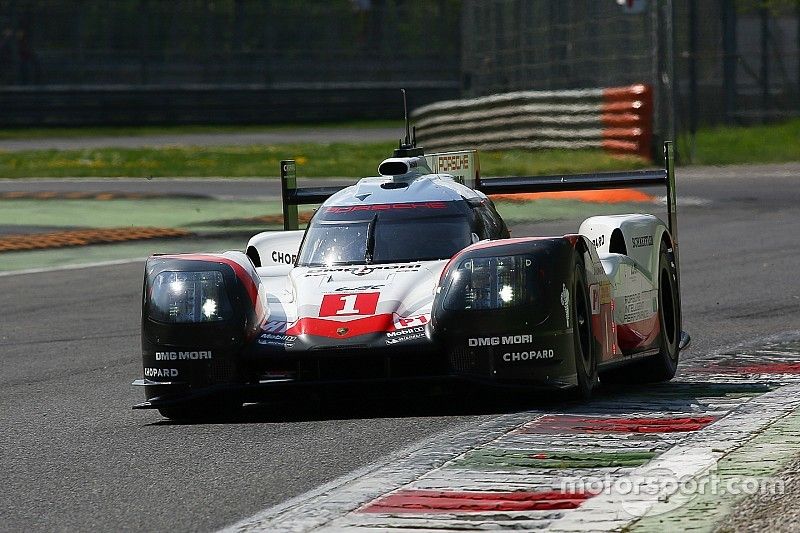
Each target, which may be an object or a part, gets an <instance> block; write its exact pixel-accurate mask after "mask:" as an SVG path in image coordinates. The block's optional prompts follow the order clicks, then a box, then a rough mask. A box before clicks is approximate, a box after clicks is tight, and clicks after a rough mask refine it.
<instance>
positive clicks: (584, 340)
mask: <svg viewBox="0 0 800 533" xmlns="http://www.w3.org/2000/svg"><path fill="white" fill-rule="evenodd" d="M573 280H574V281H573V284H572V297H573V300H574V303H573V306H572V307H573V308H572V318H573V324H572V335H573V339H574V350H573V351H574V353H575V372H576V374H577V378H578V391H577V392H578V396H579V397H580V398H581V399H582V400H588V399H589V398H591V396H592V392H593V391H594V388H595V387H596V386H597V358H596V357H595V350H594V341H593V340H592V315H591V310H590V308H589V293H588V290H587V288H586V276H585V275H584V272H583V264H582V263H581V262H580V261H577V262H576V264H575V272H574V276H573Z"/></svg>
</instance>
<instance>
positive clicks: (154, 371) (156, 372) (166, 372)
mask: <svg viewBox="0 0 800 533" xmlns="http://www.w3.org/2000/svg"><path fill="white" fill-rule="evenodd" d="M144 377H146V378H176V377H178V369H177V368H145V369H144Z"/></svg>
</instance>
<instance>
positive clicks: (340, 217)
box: [298, 200, 508, 267]
mask: <svg viewBox="0 0 800 533" xmlns="http://www.w3.org/2000/svg"><path fill="white" fill-rule="evenodd" d="M503 233H505V235H503ZM473 234H475V235H476V236H477V238H479V239H484V238H487V239H490V238H501V237H503V236H506V237H507V236H508V230H507V229H506V227H505V224H504V223H503V221H502V220H501V219H500V217H499V216H498V215H497V212H496V211H495V210H494V206H492V205H491V202H489V201H488V200H484V201H482V202H467V201H466V200H459V201H431V202H406V203H394V204H372V205H347V206H323V207H321V208H320V209H319V211H317V213H316V214H315V215H314V218H313V219H312V220H311V222H310V223H309V226H308V229H307V230H306V234H305V237H304V239H303V244H302V246H301V248H300V257H299V259H298V265H299V266H308V267H312V266H330V265H356V264H373V263H397V262H408V261H430V260H436V259H449V258H450V257H452V256H453V255H455V254H456V253H458V252H459V251H460V250H462V249H464V248H465V247H467V246H469V244H471V243H472V241H473V239H474V237H473Z"/></svg>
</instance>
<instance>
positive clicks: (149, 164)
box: [0, 142, 647, 178]
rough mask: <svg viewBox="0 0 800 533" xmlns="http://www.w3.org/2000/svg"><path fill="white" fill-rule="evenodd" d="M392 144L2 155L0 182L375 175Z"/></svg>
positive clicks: (609, 159)
mask: <svg viewBox="0 0 800 533" xmlns="http://www.w3.org/2000/svg"><path fill="white" fill-rule="evenodd" d="M394 146H395V145H394V143H391V142H381V143H371V144H345V143H332V144H282V145H259V146H227V147H213V148H202V147H191V146H188V147H167V148H157V149H156V148H139V149H121V148H101V149H85V150H63V151H61V150H27V151H19V152H5V153H0V177H1V178H20V177H30V176H35V177H90V176H112V177H163V176H198V177H203V176H226V177H248V176H250V177H253V176H276V175H277V174H278V169H279V164H280V161H281V160H282V159H294V160H296V161H297V166H298V169H297V173H298V176H301V177H339V176H345V177H361V176H370V175H375V172H376V168H377V165H378V163H379V162H380V161H381V160H383V159H385V158H386V157H388V156H389V155H391V153H392V149H393V148H394ZM646 164H647V162H646V161H645V160H643V159H640V158H638V157H633V156H624V157H622V156H614V155H609V154H607V153H604V152H603V151H601V150H580V151H560V150H546V151H536V152H529V151H523V150H511V151H504V152H486V153H482V154H481V173H482V175H484V176H503V175H526V174H527V175H531V174H551V173H560V172H589V171H597V170H619V169H631V168H640V167H643V166H646Z"/></svg>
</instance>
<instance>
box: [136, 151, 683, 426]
mask: <svg viewBox="0 0 800 533" xmlns="http://www.w3.org/2000/svg"><path fill="white" fill-rule="evenodd" d="M665 151H666V156H667V157H666V160H667V165H666V168H665V169H660V170H653V171H637V172H628V173H603V174H589V175H572V176H550V177H516V178H492V179H484V180H481V179H480V176H479V171H478V168H479V166H478V154H477V153H476V152H475V151H469V150H468V151H462V152H450V153H444V154H432V155H427V156H426V155H424V154H423V152H422V149H420V148H416V147H415V146H414V143H413V142H409V139H408V137H407V138H406V144H405V145H402V144H401V147H400V148H398V149H397V150H395V154H394V156H393V157H392V158H389V159H387V160H385V161H383V162H382V163H381V164H380V166H379V167H378V171H379V174H380V175H379V176H377V177H370V178H364V179H361V180H360V181H359V182H358V183H356V184H355V185H352V186H350V187H346V188H342V189H339V188H311V189H298V188H297V187H296V185H295V184H296V181H295V176H294V162H293V161H284V162H282V169H281V176H282V184H283V202H284V220H285V231H282V232H275V231H271V232H264V233H260V234H258V235H256V236H254V237H253V238H252V239H251V240H250V242H249V243H248V245H247V251H246V253H242V252H226V253H222V254H178V255H157V256H153V257H151V258H149V259H148V261H147V264H146V267H145V279H144V291H143V302H142V357H143V369H144V376H143V379H141V380H137V381H136V382H134V383H135V384H137V385H143V386H144V388H145V394H146V397H147V401H145V402H143V403H141V404H138V405H136V406H135V407H136V408H155V409H158V410H159V411H160V412H161V413H162V414H163V415H164V416H167V417H173V418H181V417H191V416H202V415H207V414H209V413H211V412H213V411H214V410H216V409H218V408H221V407H226V408H229V407H237V406H241V405H242V403H243V402H249V401H258V400H259V399H260V398H263V395H264V393H267V392H270V393H276V392H277V393H278V394H280V393H281V391H284V390H286V389H287V388H302V387H312V388H313V387H321V386H323V385H331V384H336V385H338V384H345V385H348V386H350V385H355V384H364V383H366V382H377V383H386V382H396V383H398V384H402V383H412V382H415V381H430V380H436V381H438V380H459V381H469V382H473V383H483V384H489V385H496V386H522V387H525V388H530V387H556V388H570V387H574V388H576V390H577V391H578V393H579V394H580V395H581V396H582V397H584V398H587V397H589V396H590V395H591V393H592V390H593V389H594V388H595V386H596V385H597V383H598V381H599V380H603V381H606V380H608V381H633V382H648V381H662V380H669V379H671V378H672V376H673V375H674V374H675V370H676V367H677V364H678V354H679V351H680V349H681V347H682V346H684V345H685V344H686V343H687V342H688V336H687V335H685V334H682V332H681V313H680V295H679V294H680V293H679V277H678V247H677V242H676V220H677V219H676V211H675V181H674V174H673V171H672V168H673V167H672V161H673V158H672V151H671V147H670V146H669V145H667V146H666V147H665ZM644 185H665V186H666V187H667V197H668V214H669V216H668V218H669V223H668V224H665V223H664V222H662V221H661V220H659V219H658V218H657V217H655V216H653V215H650V214H629V215H617V216H598V217H592V218H589V219H587V220H586V221H585V222H583V224H581V226H580V228H579V229H578V231H577V233H575V234H571V235H563V236H556V237H523V238H509V233H508V229H507V227H506V224H505V223H504V222H503V219H502V218H501V217H500V215H499V214H498V212H497V211H496V210H495V207H494V205H493V203H492V201H491V200H490V199H489V198H488V196H487V193H491V194H494V193H517V192H538V191H551V190H578V189H608V188H618V187H624V186H644ZM320 202H322V205H321V207H320V208H319V209H317V211H316V212H315V214H314V216H313V218H312V219H311V221H310V222H309V224H308V227H307V228H306V229H305V230H299V229H297V228H298V219H297V205H299V204H305V203H320Z"/></svg>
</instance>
